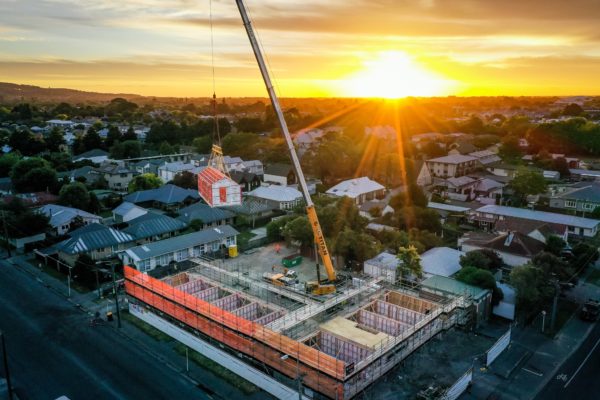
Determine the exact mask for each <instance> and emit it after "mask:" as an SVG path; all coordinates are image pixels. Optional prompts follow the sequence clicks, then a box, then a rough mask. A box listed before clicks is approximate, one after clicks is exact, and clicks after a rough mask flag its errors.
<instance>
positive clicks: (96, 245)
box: [53, 223, 135, 266]
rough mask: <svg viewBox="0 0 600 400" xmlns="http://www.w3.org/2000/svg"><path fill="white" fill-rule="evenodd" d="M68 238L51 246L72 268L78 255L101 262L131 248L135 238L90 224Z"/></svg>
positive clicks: (71, 233) (112, 229)
mask: <svg viewBox="0 0 600 400" xmlns="http://www.w3.org/2000/svg"><path fill="white" fill-rule="evenodd" d="M69 236H70V238H69V239H67V240H64V241H62V242H60V243H58V244H56V245H54V246H53V250H54V251H55V252H57V253H58V256H59V257H60V258H61V259H62V260H63V261H65V262H66V263H67V264H69V265H71V266H73V265H75V262H76V261H77V257H78V256H79V255H80V254H87V255H88V256H90V257H91V258H92V259H93V260H103V259H107V258H110V257H112V256H114V255H115V253H116V252H117V251H120V250H124V249H126V248H127V247H129V246H131V245H132V244H133V242H134V240H135V238H134V237H133V236H132V235H130V234H128V233H125V232H121V231H119V230H117V229H114V228H109V227H107V226H104V225H101V224H97V223H92V224H89V225H86V226H84V227H82V228H79V229H76V230H74V231H72V232H70V233H69Z"/></svg>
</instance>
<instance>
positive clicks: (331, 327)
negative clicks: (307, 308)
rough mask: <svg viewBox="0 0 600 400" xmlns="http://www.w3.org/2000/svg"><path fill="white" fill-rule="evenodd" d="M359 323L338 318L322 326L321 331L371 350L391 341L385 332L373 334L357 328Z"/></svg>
mask: <svg viewBox="0 0 600 400" xmlns="http://www.w3.org/2000/svg"><path fill="white" fill-rule="evenodd" d="M356 325H357V323H356V322H354V321H350V320H349V319H346V318H343V317H337V318H334V319H332V320H329V321H327V322H326V323H324V324H322V325H321V326H320V328H321V330H324V331H327V332H329V333H332V334H334V335H336V336H337V337H339V338H342V339H344V340H347V341H349V342H352V343H356V344H358V345H361V346H364V347H366V348H369V349H373V348H375V347H376V346H377V345H379V344H380V343H382V341H386V340H389V339H390V338H391V336H390V335H387V334H385V333H383V332H378V333H371V332H368V331H366V330H364V329H360V328H357V327H356Z"/></svg>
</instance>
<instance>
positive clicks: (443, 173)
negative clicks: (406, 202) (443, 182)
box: [417, 154, 481, 186]
mask: <svg viewBox="0 0 600 400" xmlns="http://www.w3.org/2000/svg"><path fill="white" fill-rule="evenodd" d="M480 165H481V164H480V163H479V160H478V159H477V158H476V157H472V156H465V155H461V154H452V155H448V156H444V157H438V158H432V159H430V160H427V161H425V163H424V164H423V166H422V167H421V170H420V171H419V176H418V177H417V184H418V185H420V186H427V185H431V184H432V183H433V178H443V179H447V178H457V177H461V176H465V175H468V174H470V173H471V172H474V171H475V170H476V169H477V168H479V166H480Z"/></svg>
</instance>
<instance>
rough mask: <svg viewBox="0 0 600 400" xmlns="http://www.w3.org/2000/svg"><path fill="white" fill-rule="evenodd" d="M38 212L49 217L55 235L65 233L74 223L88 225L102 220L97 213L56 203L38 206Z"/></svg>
mask: <svg viewBox="0 0 600 400" xmlns="http://www.w3.org/2000/svg"><path fill="white" fill-rule="evenodd" d="M38 212H39V213H40V214H44V215H46V216H47V217H48V218H50V222H49V223H50V226H51V227H52V230H53V231H54V234H56V235H65V234H66V233H67V232H69V230H70V229H71V227H72V226H73V225H74V224H76V223H80V224H83V225H89V224H93V223H100V222H101V221H102V217H100V216H98V215H94V214H92V213H89V212H87V211H83V210H80V209H78V208H73V207H65V206H60V205H58V204H46V205H45V206H42V207H40V208H38Z"/></svg>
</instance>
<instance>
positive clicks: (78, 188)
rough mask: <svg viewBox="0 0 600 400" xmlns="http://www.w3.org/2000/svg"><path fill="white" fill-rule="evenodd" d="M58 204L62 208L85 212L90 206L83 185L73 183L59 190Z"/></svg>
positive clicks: (88, 197) (88, 196)
mask: <svg viewBox="0 0 600 400" xmlns="http://www.w3.org/2000/svg"><path fill="white" fill-rule="evenodd" d="M58 202H59V203H60V204H62V205H64V206H68V207H75V208H80V209H83V210H87V209H88V208H89V205H90V194H89V193H88V190H87V188H86V187H85V185H84V184H83V183H80V182H73V183H70V184H68V185H64V186H63V187H62V188H61V189H60V192H59V194H58Z"/></svg>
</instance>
